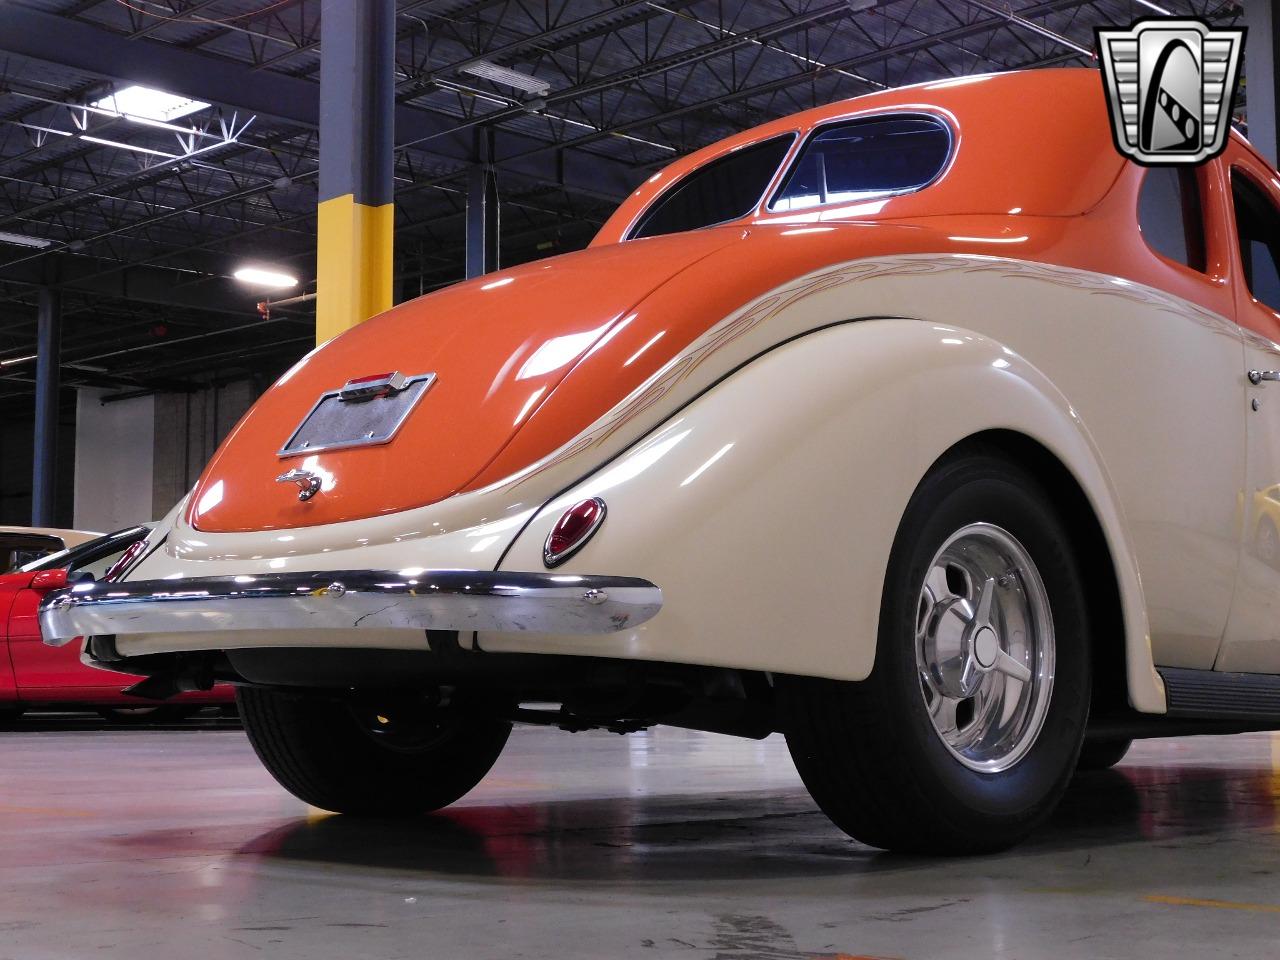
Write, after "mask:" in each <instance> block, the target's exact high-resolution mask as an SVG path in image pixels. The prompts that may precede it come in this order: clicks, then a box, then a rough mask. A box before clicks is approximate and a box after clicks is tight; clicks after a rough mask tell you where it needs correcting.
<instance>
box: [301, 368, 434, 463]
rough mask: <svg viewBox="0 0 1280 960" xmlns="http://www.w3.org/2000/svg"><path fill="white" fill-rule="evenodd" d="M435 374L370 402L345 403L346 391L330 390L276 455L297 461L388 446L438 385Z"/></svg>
mask: <svg viewBox="0 0 1280 960" xmlns="http://www.w3.org/2000/svg"><path fill="white" fill-rule="evenodd" d="M435 381H436V375H435V374H434V373H423V374H419V375H418V376H415V377H409V378H407V379H406V380H405V381H404V386H403V387H402V388H401V389H399V390H394V391H391V392H387V393H384V394H379V395H377V396H373V397H369V398H367V399H355V400H351V399H343V397H342V396H341V394H342V392H343V389H345V388H339V389H336V390H327V391H325V392H324V393H322V394H321V395H320V399H319V400H317V401H316V402H315V405H314V406H313V407H312V408H311V409H310V410H309V411H307V415H306V416H305V417H303V418H302V422H301V423H299V424H298V426H297V427H296V428H295V429H294V431H293V433H292V434H290V436H289V439H288V440H286V441H285V444H284V446H282V447H281V448H280V450H279V451H278V452H277V455H278V456H280V457H296V456H302V455H303V454H311V453H320V452H321V451H324V450H342V449H347V448H351V447H370V446H376V445H378V444H383V443H389V442H390V441H391V440H392V439H393V438H394V437H395V435H396V433H397V432H398V431H399V430H400V427H401V426H403V425H404V422H405V420H407V419H408V418H409V414H410V413H412V412H413V409H414V407H416V406H417V405H418V402H419V401H420V400H421V399H422V397H423V395H424V394H425V393H426V392H427V390H429V389H430V388H431V385H432V384H433V383H435Z"/></svg>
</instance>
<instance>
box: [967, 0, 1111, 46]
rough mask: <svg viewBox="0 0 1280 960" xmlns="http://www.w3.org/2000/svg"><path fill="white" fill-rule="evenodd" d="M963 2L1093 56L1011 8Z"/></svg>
mask: <svg viewBox="0 0 1280 960" xmlns="http://www.w3.org/2000/svg"><path fill="white" fill-rule="evenodd" d="M964 2H965V3H967V4H969V6H971V7H977V8H978V9H979V10H985V11H986V12H987V13H993V14H995V15H996V16H997V17H1004V18H1005V19H1006V20H1008V21H1009V22H1010V23H1016V24H1017V25H1018V26H1020V27H1022V28H1023V29H1024V30H1030V31H1031V32H1032V33H1038V34H1039V35H1040V36H1042V37H1045V38H1046V39H1048V40H1052V41H1053V42H1054V43H1060V44H1062V46H1064V47H1067V48H1068V49H1071V50H1075V51H1076V52H1077V53H1081V54H1084V55H1085V56H1086V57H1089V58H1092V57H1093V51H1092V50H1090V49H1089V48H1088V47H1082V46H1080V44H1078V43H1076V42H1075V41H1074V40H1069V39H1068V38H1066V37H1064V36H1063V35H1062V34H1060V33H1054V32H1053V31H1052V30H1050V29H1049V28H1048V27H1042V26H1040V24H1038V23H1033V22H1032V21H1030V20H1027V19H1025V18H1023V17H1020V16H1018V15H1017V14H1016V13H1014V12H1013V10H1001V9H1000V8H999V7H995V6H992V5H991V4H989V3H984V2H983V0H964Z"/></svg>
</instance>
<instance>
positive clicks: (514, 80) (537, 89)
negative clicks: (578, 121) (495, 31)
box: [462, 60, 551, 96]
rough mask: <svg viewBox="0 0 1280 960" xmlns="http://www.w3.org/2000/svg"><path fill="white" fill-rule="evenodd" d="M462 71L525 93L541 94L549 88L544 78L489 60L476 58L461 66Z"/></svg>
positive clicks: (549, 85)
mask: <svg viewBox="0 0 1280 960" xmlns="http://www.w3.org/2000/svg"><path fill="white" fill-rule="evenodd" d="M462 72H463V73H469V74H471V76H473V77H483V78H484V79H485V80H492V81H493V82H494V83H500V84H502V85H503V86H507V87H515V88H516V89H517V90H523V91H524V92H525V93H531V94H535V95H536V96H543V95H545V94H546V93H547V91H548V90H550V89H551V84H549V83H548V82H547V81H546V80H542V79H540V78H538V77H535V76H534V75H533V74H531V73H521V72H520V71H519V70H511V69H509V68H507V67H502V66H499V65H498V64H496V63H493V62H492V61H490V60H477V61H475V62H474V63H469V64H467V65H466V66H465V67H463V68H462Z"/></svg>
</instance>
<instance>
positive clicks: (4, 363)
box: [0, 353, 36, 367]
mask: <svg viewBox="0 0 1280 960" xmlns="http://www.w3.org/2000/svg"><path fill="white" fill-rule="evenodd" d="M35 358H36V355H35V354H34V353H33V354H30V355H28V356H25V357H10V358H9V359H7V360H0V367H16V366H17V365H18V364H20V363H30V362H31V361H32V360H34V359H35Z"/></svg>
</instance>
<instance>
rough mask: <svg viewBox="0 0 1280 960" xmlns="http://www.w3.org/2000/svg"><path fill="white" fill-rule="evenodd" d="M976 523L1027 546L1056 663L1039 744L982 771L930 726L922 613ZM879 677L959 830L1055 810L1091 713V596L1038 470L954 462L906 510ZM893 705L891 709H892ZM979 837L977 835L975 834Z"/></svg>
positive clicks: (1018, 824) (988, 461) (921, 772)
mask: <svg viewBox="0 0 1280 960" xmlns="http://www.w3.org/2000/svg"><path fill="white" fill-rule="evenodd" d="M971 523H990V524H994V525H996V526H999V527H1001V528H1002V529H1004V530H1006V531H1007V532H1008V533H1009V534H1011V535H1012V536H1013V537H1014V538H1015V539H1016V540H1018V542H1019V543H1021V544H1022V546H1023V547H1024V548H1025V549H1026V550H1027V552H1028V553H1029V554H1030V556H1031V558H1032V560H1033V562H1034V563H1035V564H1036V567H1037V569H1038V571H1039V573H1040V576H1041V578H1042V580H1043V582H1044V586H1045V589H1046V592H1047V594H1048V599H1049V606H1050V615H1051V618H1052V621H1053V626H1054V638H1055V666H1054V680H1053V690H1052V693H1051V699H1050V703H1049V708H1048V711H1047V713H1046V716H1045V719H1044V723H1043V726H1042V727H1041V730H1040V733H1039V735H1038V737H1037V739H1036V742H1035V743H1034V745H1033V746H1032V747H1031V749H1030V750H1029V751H1028V753H1027V754H1026V755H1025V756H1024V757H1023V758H1022V759H1021V760H1019V761H1018V762H1017V763H1016V764H1015V765H1014V766H1013V767H1011V768H1009V769H1008V770H1005V771H1002V772H999V773H982V772H979V771H976V770H973V769H971V768H969V767H967V766H965V765H964V764H963V763H961V762H960V761H959V760H958V759H957V758H956V757H955V756H953V755H952V754H951V752H950V751H949V750H948V749H947V747H946V745H945V744H944V743H943V742H942V739H941V738H940V737H939V736H938V734H937V731H936V730H935V729H934V727H933V723H932V721H931V720H930V719H929V715H928V712H927V709H926V706H925V703H924V698H923V696H922V695H921V693H920V681H919V674H918V670H917V664H916V653H915V642H916V641H915V620H916V612H917V605H918V602H919V596H920V589H921V586H922V585H923V583H924V578H925V575H926V572H927V570H928V568H929V565H930V564H931V562H932V561H933V558H934V557H935V556H936V554H937V551H938V549H939V548H940V547H941V546H942V544H943V542H944V541H945V540H946V539H947V538H948V537H949V536H951V535H952V534H953V533H954V532H955V531H957V530H959V529H961V528H962V527H964V526H967V525H968V524H971ZM871 680H872V682H878V683H879V684H880V685H882V686H883V687H885V688H886V689H884V690H883V693H884V694H885V695H886V696H885V700H886V702H887V703H888V704H891V705H893V707H896V712H897V713H898V716H897V718H896V719H897V721H898V729H900V730H901V731H902V735H903V740H904V743H903V746H904V748H905V749H907V750H908V751H909V753H910V754H911V755H912V756H911V758H910V759H911V760H913V761H915V762H916V763H918V770H917V776H918V777H919V778H920V779H921V780H923V781H925V784H924V785H925V786H926V788H927V789H928V790H929V792H934V791H938V792H941V793H942V794H944V795H947V796H950V797H953V798H954V799H955V800H956V801H958V802H957V803H955V804H951V805H949V808H948V809H940V810H939V811H938V815H939V817H943V818H946V819H948V820H950V821H952V825H953V827H954V828H958V829H960V830H962V831H963V830H964V829H966V827H968V826H969V825H970V824H968V823H966V822H965V821H972V824H971V825H972V828H973V829H975V830H983V829H985V830H991V829H992V828H993V827H995V826H996V825H997V824H999V823H1000V822H1002V821H1003V822H1005V823H1006V824H1007V827H1008V828H1011V829H1025V828H1027V823H1028V821H1038V820H1039V819H1041V818H1042V817H1043V816H1046V815H1047V814H1048V812H1049V810H1051V809H1052V805H1053V803H1054V802H1056V800H1057V797H1058V796H1059V795H1060V793H1061V791H1062V789H1063V788H1064V787H1065V785H1066V782H1067V781H1068V780H1069V778H1070V776H1071V773H1072V771H1073V770H1074V767H1075V763H1076V758H1077V756H1078V754H1079V750H1080V745H1081V742H1082V740H1083V735H1084V726H1085V722H1086V721H1087V719H1088V712H1089V691H1090V673H1089V657H1088V628H1087V623H1086V613H1085V603H1084V592H1083V588H1082V586H1081V580H1080V576H1079V573H1078V568H1077V566H1076V560H1075V557H1074V555H1073V552H1072V550H1071V546H1070V539H1069V537H1068V535H1067V533H1066V530H1065V528H1064V527H1063V524H1062V521H1061V519H1060V518H1059V517H1058V515H1057V513H1056V511H1055V510H1054V509H1053V506H1052V501H1051V500H1050V499H1049V497H1048V495H1047V494H1046V493H1045V491H1044V490H1043V488H1042V487H1041V486H1040V485H1039V483H1037V482H1036V481H1035V480H1034V478H1032V477H1031V476H1030V475H1029V474H1026V473H1025V472H1023V471H1021V470H1019V469H1017V468H1016V467H1013V466H1012V465H1011V464H1008V463H1007V462H1004V461H1001V460H998V459H994V458H990V457H968V458H964V459H957V460H955V461H953V462H951V463H948V464H946V465H944V466H942V467H941V468H940V469H938V470H936V471H935V472H934V473H932V474H931V475H930V476H929V477H928V478H926V480H925V481H924V482H923V483H922V484H921V486H920V488H919V489H918V490H917V492H916V494H915V495H914V496H913V498H912V501H911V503H910V505H909V506H908V508H907V512H906V515H905V517H904V520H903V523H902V525H901V527H900V529H899V533H898V537H897V539H896V540H895V544H894V548H893V554H892V558H891V561H890V564H889V569H888V573H887V577H886V583H885V592H884V603H883V607H882V615H881V626H880V636H879V645H878V649H877V662H876V667H875V669H874V671H873V674H872V678H871ZM891 709H892V708H891ZM975 839H977V838H975Z"/></svg>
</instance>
